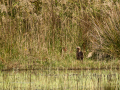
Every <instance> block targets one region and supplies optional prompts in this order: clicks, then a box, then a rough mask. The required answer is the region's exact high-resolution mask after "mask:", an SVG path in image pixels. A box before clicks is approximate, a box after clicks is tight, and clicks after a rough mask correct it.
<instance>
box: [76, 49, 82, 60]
mask: <svg viewBox="0 0 120 90" xmlns="http://www.w3.org/2000/svg"><path fill="white" fill-rule="evenodd" d="M76 57H77V59H78V60H83V52H82V51H81V49H80V47H77V52H76Z"/></svg>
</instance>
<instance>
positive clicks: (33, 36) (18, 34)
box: [0, 0, 120, 66]
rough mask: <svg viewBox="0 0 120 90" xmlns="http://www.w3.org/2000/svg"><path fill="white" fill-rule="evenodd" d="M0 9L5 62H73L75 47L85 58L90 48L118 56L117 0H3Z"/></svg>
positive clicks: (0, 49) (1, 48)
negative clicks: (80, 50) (78, 48)
mask: <svg viewBox="0 0 120 90" xmlns="http://www.w3.org/2000/svg"><path fill="white" fill-rule="evenodd" d="M0 6H1V8H0V58H2V59H3V60H4V61H5V62H18V63H24V65H26V66H28V62H29V61H31V60H33V61H34V62H35V63H36V61H38V62H39V63H43V62H45V63H46V61H47V64H49V63H51V62H50V61H51V60H52V61H53V62H54V63H57V62H56V61H58V65H59V60H65V59H69V60H71V62H72V60H74V59H75V54H74V52H75V47H76V46H80V47H81V48H82V50H83V51H84V55H85V56H86V55H87V53H88V52H89V51H92V50H93V49H94V50H99V51H102V52H104V53H106V54H108V55H111V56H114V57H115V58H119V57H120V56H119V51H120V48H119V46H120V43H119V42H120V41H119V40H120V39H119V37H120V31H119V30H120V8H119V7H120V4H119V0H106V1H104V2H103V1H102V0H99V1H96V0H94V1H91V2H90V1H89V0H86V1H84V0H82V1H76V0H66V1H64V2H63V0H62V1H61V0H60V1H56V2H55V0H52V1H49V0H46V1H43V0H14V1H11V2H9V0H3V1H1V4H0ZM69 60H68V61H69ZM66 61H67V60H66ZM62 62H63V63H64V61H62ZM1 65H2V64H1ZM4 65H6V64H4ZM45 65H46V64H45ZM55 65H56V64H55ZM60 65H61V64H60ZM68 65H69V64H68Z"/></svg>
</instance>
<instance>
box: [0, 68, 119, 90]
mask: <svg viewBox="0 0 120 90" xmlns="http://www.w3.org/2000/svg"><path fill="white" fill-rule="evenodd" d="M119 77H120V75H119V71H116V70H114V71H112V70H99V71H98V70H93V71H90V70H80V71H75V70H70V71H68V70H63V71H61V70H50V71H49V70H43V71H42V70H30V71H20V72H17V71H11V72H1V73H0V82H1V84H0V89H1V90H2V89H9V90H13V89H14V90H21V89H22V90H23V89H25V90H26V89H27V90H35V89H42V90H50V89H54V90H56V89H59V90H73V89H74V90H84V89H85V90H116V89H118V88H119V86H120V85H119V83H120V80H119ZM107 88H109V89H107Z"/></svg>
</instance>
